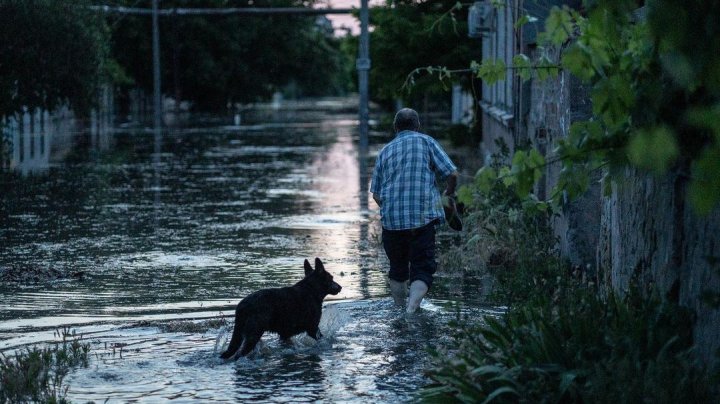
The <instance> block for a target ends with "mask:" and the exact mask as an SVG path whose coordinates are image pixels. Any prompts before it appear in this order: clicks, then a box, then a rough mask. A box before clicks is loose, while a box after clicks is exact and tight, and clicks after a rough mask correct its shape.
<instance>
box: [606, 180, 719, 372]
mask: <svg viewBox="0 0 720 404" xmlns="http://www.w3.org/2000/svg"><path fill="white" fill-rule="evenodd" d="M686 186H687V179H686V177H685V176H682V175H677V174H674V173H673V174H668V175H666V176H663V177H654V176H651V175H649V174H645V173H641V172H638V171H636V170H634V169H627V170H626V172H625V176H624V178H623V179H622V181H616V183H615V184H613V193H612V195H611V196H610V197H608V198H604V199H603V209H602V217H601V221H602V222H601V223H602V224H601V227H602V231H601V234H602V237H601V239H600V243H599V245H598V251H599V253H598V266H599V268H600V269H601V272H600V274H599V277H600V280H601V282H602V284H604V285H607V286H609V287H612V288H613V289H614V290H615V291H617V292H619V293H621V294H622V293H624V292H625V291H627V290H628V288H629V287H630V284H631V282H637V283H638V284H639V285H640V286H641V287H644V288H646V289H648V288H650V287H653V288H655V290H657V291H658V292H660V293H661V294H662V295H663V296H664V297H665V298H668V299H670V300H673V301H676V302H678V303H680V304H681V305H683V306H686V307H689V308H691V309H692V310H693V311H694V312H695V313H696V315H697V323H696V325H695V330H694V337H695V343H696V346H697V353H698V356H699V357H700V358H701V359H703V360H704V361H705V362H706V363H716V361H717V358H716V356H715V353H716V352H717V350H718V349H720V310H718V309H717V308H716V307H714V306H713V305H712V304H710V302H709V301H708V300H707V299H705V298H704V297H705V296H706V295H707V294H708V292H710V293H718V292H720V209H716V210H715V211H714V212H713V213H712V214H710V215H709V216H703V217H700V216H698V215H696V214H695V213H694V212H693V210H692V208H691V207H690V205H689V203H688V201H687V197H686Z"/></svg>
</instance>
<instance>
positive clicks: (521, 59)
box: [512, 53, 532, 81]
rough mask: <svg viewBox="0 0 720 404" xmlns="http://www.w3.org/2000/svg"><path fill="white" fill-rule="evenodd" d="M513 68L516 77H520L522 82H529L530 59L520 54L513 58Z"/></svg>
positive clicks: (530, 72)
mask: <svg viewBox="0 0 720 404" xmlns="http://www.w3.org/2000/svg"><path fill="white" fill-rule="evenodd" d="M512 61H513V68H514V69H515V72H516V73H517V75H518V76H520V78H521V79H523V81H525V80H529V79H530V77H531V75H532V70H531V68H532V66H531V65H530V58H529V57H527V56H525V55H523V54H522V53H520V54H517V55H515V57H513V60H512Z"/></svg>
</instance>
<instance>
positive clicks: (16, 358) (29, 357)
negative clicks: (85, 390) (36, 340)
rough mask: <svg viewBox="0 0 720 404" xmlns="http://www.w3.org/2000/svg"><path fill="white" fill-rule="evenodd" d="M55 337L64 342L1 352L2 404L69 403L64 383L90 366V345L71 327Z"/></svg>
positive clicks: (0, 389)
mask: <svg viewBox="0 0 720 404" xmlns="http://www.w3.org/2000/svg"><path fill="white" fill-rule="evenodd" d="M55 335H56V337H57V338H60V341H57V342H54V343H52V344H50V345H49V346H46V347H28V348H25V349H24V350H20V351H17V352H15V353H14V354H13V355H10V356H7V355H5V354H3V353H0V403H16V402H34V403H67V402H68V400H67V399H66V398H65V397H66V395H67V386H64V385H63V380H64V378H65V376H67V374H68V373H69V371H70V370H71V369H72V368H74V367H78V366H85V367H86V366H87V365H88V353H89V351H90V344H88V343H85V342H83V341H82V337H81V336H77V335H76V334H75V333H74V332H72V331H71V330H70V329H68V328H63V329H60V330H58V331H57V332H56V334H55Z"/></svg>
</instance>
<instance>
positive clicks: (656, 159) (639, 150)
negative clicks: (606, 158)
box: [627, 126, 678, 173]
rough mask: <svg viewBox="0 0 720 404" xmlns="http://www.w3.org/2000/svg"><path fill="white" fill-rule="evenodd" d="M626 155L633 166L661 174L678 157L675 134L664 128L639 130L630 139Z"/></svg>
mask: <svg viewBox="0 0 720 404" xmlns="http://www.w3.org/2000/svg"><path fill="white" fill-rule="evenodd" d="M627 154H628V158H629V159H630V162H631V163H633V164H634V165H636V166H638V167H641V168H645V169H649V170H652V171H655V172H656V173H663V172H665V171H667V169H668V167H669V166H670V164H672V163H673V162H674V161H675V158H676V157H677V156H678V146H677V141H676V139H675V134H674V133H673V131H672V130H671V129H670V128H668V127H666V126H660V127H656V128H653V129H649V130H639V131H637V132H636V133H635V134H634V135H632V136H631V137H630V141H629V142H628V146H627Z"/></svg>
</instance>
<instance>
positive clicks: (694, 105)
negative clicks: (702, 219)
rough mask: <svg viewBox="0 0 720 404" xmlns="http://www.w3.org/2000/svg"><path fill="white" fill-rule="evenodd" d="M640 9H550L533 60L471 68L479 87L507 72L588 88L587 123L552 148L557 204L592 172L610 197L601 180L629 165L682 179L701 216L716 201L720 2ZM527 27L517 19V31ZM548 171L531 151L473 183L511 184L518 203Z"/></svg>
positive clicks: (627, 0)
mask: <svg viewBox="0 0 720 404" xmlns="http://www.w3.org/2000/svg"><path fill="white" fill-rule="evenodd" d="M501 3H504V2H501ZM645 4H646V5H645V7H644V8H643V9H638V2H637V1H633V0H586V1H585V2H584V5H585V7H584V11H583V12H581V11H578V10H574V9H571V8H569V7H567V6H563V7H557V6H555V7H553V8H552V9H551V10H550V11H549V14H548V16H547V18H546V19H545V26H544V31H543V32H541V33H540V34H539V35H538V42H539V45H540V46H539V48H538V52H537V54H538V55H540V56H537V57H534V58H532V57H531V56H529V55H524V54H519V55H516V56H515V57H514V58H513V60H512V65H511V66H506V64H505V62H503V61H502V60H483V61H482V62H480V63H478V62H473V63H472V64H471V66H470V70H471V71H472V72H473V73H474V74H475V75H476V76H477V77H478V78H480V79H482V80H483V81H484V83H486V84H492V83H495V82H497V81H499V80H502V79H504V78H505V73H506V71H507V69H512V70H513V71H514V73H515V74H517V75H518V76H519V77H520V79H521V80H529V79H538V80H545V79H548V78H553V77H556V76H557V75H558V74H559V72H561V71H565V72H569V73H571V74H573V75H574V76H576V77H578V78H579V79H580V80H582V81H583V82H584V83H585V84H586V85H587V86H588V87H589V89H590V98H591V102H592V112H593V116H592V118H590V119H588V120H584V121H577V122H574V123H573V124H572V125H571V127H570V130H569V133H568V134H567V137H566V138H563V139H560V140H558V141H557V143H556V150H555V153H554V155H555V156H558V158H557V160H558V161H559V162H561V164H562V170H561V173H560V178H559V181H558V184H557V186H556V188H555V189H554V191H553V192H552V193H551V195H552V200H553V202H555V203H556V204H557V203H558V202H560V200H561V198H564V197H570V198H572V197H575V196H578V195H579V194H581V193H582V192H584V191H585V190H586V189H587V187H588V186H589V184H590V178H591V173H592V172H593V171H594V170H597V169H598V168H600V167H605V168H607V170H605V172H606V175H605V177H604V182H605V185H606V187H605V189H606V190H609V187H607V185H608V184H609V183H610V181H609V180H610V179H612V178H615V177H616V176H617V175H619V174H620V173H622V172H623V171H622V170H623V169H624V168H625V167H627V166H633V167H637V168H639V169H642V170H647V171H649V172H652V173H656V174H665V173H668V172H671V171H672V172H674V173H676V174H678V175H681V176H685V177H686V178H688V180H689V186H688V196H689V199H690V202H691V204H692V206H693V207H694V208H695V210H696V211H697V212H698V213H702V214H707V213H709V212H710V211H711V210H712V209H713V208H714V207H715V206H716V205H717V204H718V201H719V200H720V175H718V174H720V41H717V38H718V37H720V1H710V2H707V1H700V0H693V1H683V0H654V1H652V0H651V1H647V2H645ZM498 6H504V4H499V5H498ZM534 19H535V17H534V16H530V15H525V16H521V17H520V18H519V19H518V22H517V24H516V29H519V28H520V27H521V26H523V25H524V24H526V23H527V22H530V21H533V20H534ZM553 49H554V50H559V52H550V51H549V50H553ZM550 54H557V55H559V56H558V57H557V58H556V59H555V60H554V59H553V58H551V57H550V56H548V55H550ZM547 163H548V162H546V161H545V159H544V157H543V156H542V155H541V154H540V153H538V152H535V151H532V150H531V151H527V150H518V151H516V152H515V155H514V156H513V158H512V164H511V166H510V167H509V168H507V169H505V171H504V172H495V170H494V169H492V168H487V169H483V170H482V171H481V172H479V173H478V176H480V177H482V178H483V180H481V181H479V182H476V184H481V186H486V185H482V184H488V181H487V180H488V179H502V180H503V181H506V182H508V181H514V182H516V183H517V184H518V185H519V186H517V187H516V191H517V192H518V193H519V195H520V196H523V197H525V196H528V194H529V193H530V192H531V191H532V184H533V183H534V182H535V181H537V180H538V179H539V178H540V175H541V174H542V173H541V172H540V169H541V168H542V167H544V166H545V165H546V164H547ZM510 176H512V177H513V178H512V179H510V178H509V177H510ZM488 189H489V188H488Z"/></svg>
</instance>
